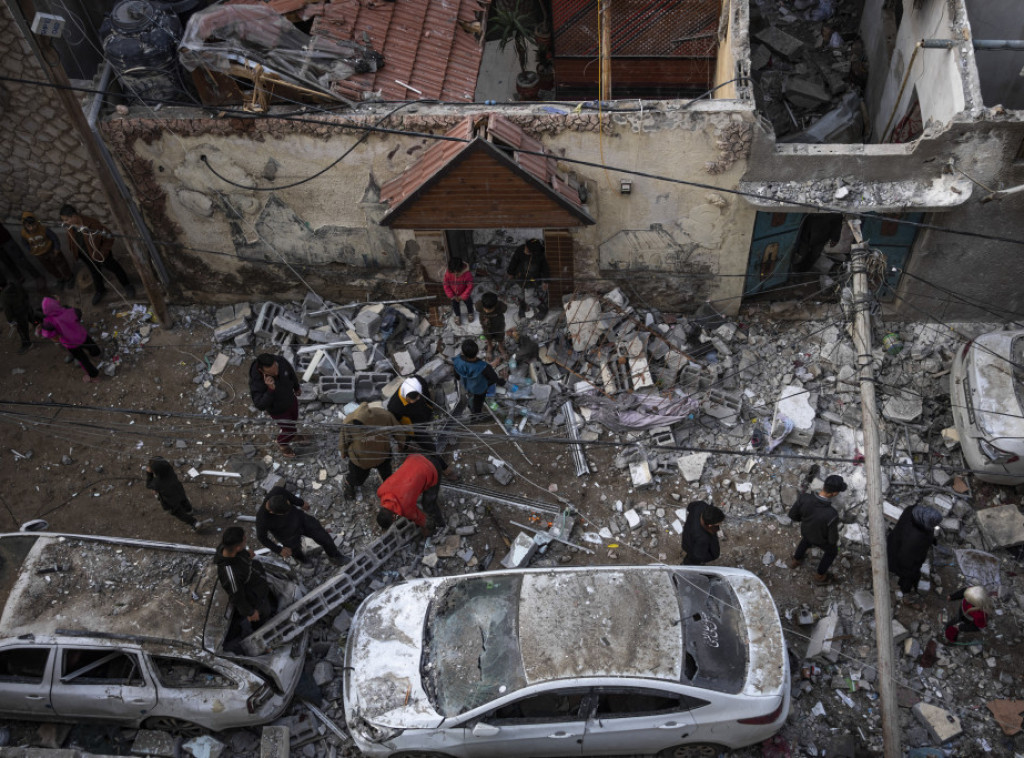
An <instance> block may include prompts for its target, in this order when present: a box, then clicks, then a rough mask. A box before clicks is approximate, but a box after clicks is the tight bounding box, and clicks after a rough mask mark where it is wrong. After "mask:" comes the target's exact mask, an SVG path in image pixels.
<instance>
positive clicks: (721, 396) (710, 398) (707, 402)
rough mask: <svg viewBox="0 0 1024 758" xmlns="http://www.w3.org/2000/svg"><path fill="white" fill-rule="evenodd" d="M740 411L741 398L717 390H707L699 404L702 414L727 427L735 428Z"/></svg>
mask: <svg viewBox="0 0 1024 758" xmlns="http://www.w3.org/2000/svg"><path fill="white" fill-rule="evenodd" d="M742 409H743V400H742V399H741V398H739V397H737V396H736V395H732V394H730V393H728V392H722V390H717V389H711V390H708V392H707V395H706V396H705V399H704V402H703V403H701V411H702V412H704V413H706V414H707V415H709V416H712V417H714V418H716V419H718V420H719V421H721V422H722V424H723V425H725V426H727V427H733V426H736V425H737V424H738V423H739V422H740V411H741V410H742ZM812 433H813V430H812Z"/></svg>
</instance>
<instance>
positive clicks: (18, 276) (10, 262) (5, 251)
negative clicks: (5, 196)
mask: <svg viewBox="0 0 1024 758" xmlns="http://www.w3.org/2000/svg"><path fill="white" fill-rule="evenodd" d="M0 264H2V265H3V268H4V269H6V271H7V274H6V276H3V274H2V272H0V276H3V278H5V279H9V280H11V281H15V282H17V283H18V284H22V283H24V281H25V275H24V274H23V273H22V270H25V271H27V272H28V273H29V276H31V277H33V278H34V279H36V281H38V282H40V283H42V284H43V285H44V286H45V284H46V283H45V282H43V281H42V277H40V276H39V273H38V272H37V271H35V270H34V269H33V268H32V265H31V264H30V263H29V262H28V261H26V260H25V258H24V257H23V256H22V254H21V250H20V249H19V248H18V246H17V245H16V244H15V243H14V238H13V237H11V233H10V232H9V231H7V227H6V226H4V225H3V224H0ZM40 289H43V287H40Z"/></svg>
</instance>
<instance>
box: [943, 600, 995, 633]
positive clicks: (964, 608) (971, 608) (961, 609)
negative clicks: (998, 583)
mask: <svg viewBox="0 0 1024 758" xmlns="http://www.w3.org/2000/svg"><path fill="white" fill-rule="evenodd" d="M946 599H947V600H959V601H960V605H959V606H958V608H957V611H958V613H957V618H956V621H953V622H952V623H950V624H948V625H947V626H946V632H945V639H946V642H948V643H950V644H952V643H954V642H956V641H957V640H958V639H960V633H961V632H967V633H970V632H980V631H981V630H982V629H984V628H985V627H986V626H988V617H989V614H990V613H992V599H991V598H990V597H989V596H988V593H987V592H986V591H985V588H984V587H980V586H974V587H966V588H963V589H959V590H957V591H956V592H954V593H953V594H952V595H950V596H949V597H948V598H946Z"/></svg>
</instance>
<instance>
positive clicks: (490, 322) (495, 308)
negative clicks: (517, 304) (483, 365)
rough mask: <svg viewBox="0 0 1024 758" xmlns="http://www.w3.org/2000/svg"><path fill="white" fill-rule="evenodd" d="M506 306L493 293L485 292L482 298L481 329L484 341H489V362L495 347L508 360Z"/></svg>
mask: <svg viewBox="0 0 1024 758" xmlns="http://www.w3.org/2000/svg"><path fill="white" fill-rule="evenodd" d="M506 310H507V309H506V307H505V304H504V303H503V302H501V300H499V299H498V296H497V295H496V294H494V293H493V292H485V293H484V294H483V297H481V298H480V327H481V329H483V336H484V339H486V340H487V360H488V362H490V360H491V356H492V355H493V354H494V346H495V345H497V346H498V351H499V352H500V353H501V357H502V358H503V359H504V360H508V353H507V352H506V351H505V311H506Z"/></svg>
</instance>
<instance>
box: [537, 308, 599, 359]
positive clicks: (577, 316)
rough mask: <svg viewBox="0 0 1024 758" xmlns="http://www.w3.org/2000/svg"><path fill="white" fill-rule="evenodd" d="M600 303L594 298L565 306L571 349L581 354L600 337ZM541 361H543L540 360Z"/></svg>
mask: <svg viewBox="0 0 1024 758" xmlns="http://www.w3.org/2000/svg"><path fill="white" fill-rule="evenodd" d="M600 315H601V302H600V301H599V300H598V299H597V298H596V297H584V298H581V299H579V300H571V301H569V303H568V304H567V305H566V306H565V321H566V328H567V329H568V330H569V335H570V336H571V337H572V349H573V350H575V351H576V352H583V351H584V350H587V349H589V348H591V347H593V346H594V345H595V344H596V343H597V340H598V337H600V336H601V331H602V330H601V323H600V318H599V317H600ZM542 360H543V359H542Z"/></svg>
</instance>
